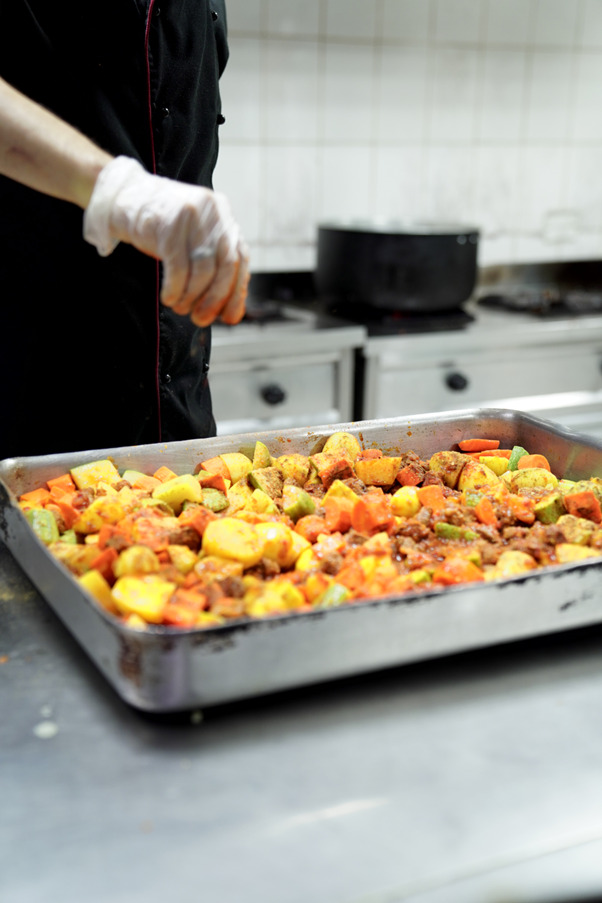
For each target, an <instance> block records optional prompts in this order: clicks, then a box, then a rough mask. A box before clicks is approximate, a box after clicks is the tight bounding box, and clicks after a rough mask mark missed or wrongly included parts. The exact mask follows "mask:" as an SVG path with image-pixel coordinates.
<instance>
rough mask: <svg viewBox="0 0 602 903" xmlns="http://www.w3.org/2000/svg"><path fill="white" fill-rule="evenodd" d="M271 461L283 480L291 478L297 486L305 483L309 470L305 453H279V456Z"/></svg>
mask: <svg viewBox="0 0 602 903" xmlns="http://www.w3.org/2000/svg"><path fill="white" fill-rule="evenodd" d="M273 463H274V465H275V466H276V467H277V468H278V470H279V471H280V472H281V473H282V476H283V477H284V479H285V480H291V481H292V482H293V483H296V484H297V486H304V485H305V483H306V481H307V478H308V476H309V470H310V462H309V458H308V457H307V456H306V455H300V454H298V453H297V452H291V454H289V455H280V457H279V458H275V459H274V461H273Z"/></svg>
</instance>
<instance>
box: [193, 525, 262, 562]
mask: <svg viewBox="0 0 602 903" xmlns="http://www.w3.org/2000/svg"><path fill="white" fill-rule="evenodd" d="M264 546H265V540H264V538H263V537H262V536H261V535H260V534H259V533H258V532H257V531H256V530H255V529H254V527H253V526H252V525H251V524H247V523H245V521H243V520H240V519H238V518H235V517H223V518H221V519H218V520H214V521H211V522H210V523H209V524H207V527H206V529H205V532H204V533H203V552H205V553H206V554H207V555H218V556H219V557H221V558H232V559H234V561H240V562H241V564H242V565H243V566H244V567H246V568H248V567H253V565H255V564H257V563H258V562H259V561H260V560H261V558H262V557H263V551H264Z"/></svg>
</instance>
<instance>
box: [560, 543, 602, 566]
mask: <svg viewBox="0 0 602 903" xmlns="http://www.w3.org/2000/svg"><path fill="white" fill-rule="evenodd" d="M599 557H600V552H599V551H598V550H597V549H590V548H589V546H580V545H577V544H576V543H572V542H561V543H559V544H558V545H557V546H556V559H557V561H558V564H569V563H570V562H571V561H583V560H584V559H585V558H599Z"/></svg>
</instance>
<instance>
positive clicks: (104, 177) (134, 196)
mask: <svg viewBox="0 0 602 903" xmlns="http://www.w3.org/2000/svg"><path fill="white" fill-rule="evenodd" d="M84 238H85V240H86V241H88V242H90V244H92V245H95V247H96V248H97V250H98V253H99V254H100V255H102V256H103V257H106V256H108V255H109V254H110V253H111V252H112V251H113V250H114V249H115V248H116V247H117V245H118V244H119V242H120V241H124V242H126V243H127V244H131V245H133V246H134V247H135V248H138V250H139V251H143V252H144V253H145V254H149V255H150V256H151V257H156V258H158V259H159V260H161V261H162V263H163V284H162V286H161V301H162V303H163V304H165V305H166V306H167V307H170V308H172V310H174V311H175V312H176V313H178V314H183V315H188V316H190V319H191V320H192V322H193V323H195V325H197V326H209V324H210V323H212V322H213V321H214V320H216V319H217V318H218V317H219V318H220V319H221V320H222V321H223V322H224V323H230V324H233V323H238V322H239V321H240V320H241V319H242V316H243V314H244V310H245V298H246V294H247V285H248V281H249V260H248V253H247V249H246V245H245V243H244V240H243V239H242V236H241V235H240V230H239V228H238V225H237V223H236V222H235V220H234V218H233V216H232V213H231V211H230V205H229V203H228V201H227V199H226V197H225V196H224V195H222V194H219V193H217V192H215V191H212V190H211V189H209V188H202V187H200V186H198V185H188V184H186V183H183V182H177V181H175V180H174V179H166V178H164V177H162V176H155V175H151V174H150V173H148V172H146V170H145V169H144V168H143V167H142V166H141V165H140V164H139V163H138V161H137V160H133V159H131V158H129V157H115V158H114V159H113V160H112V161H111V162H110V163H109V164H107V166H105V167H104V169H102V170H101V172H100V175H99V176H98V178H97V180H96V183H95V186H94V190H93V192H92V197H91V198H90V202H89V204H88V207H87V208H86V210H85V212H84Z"/></svg>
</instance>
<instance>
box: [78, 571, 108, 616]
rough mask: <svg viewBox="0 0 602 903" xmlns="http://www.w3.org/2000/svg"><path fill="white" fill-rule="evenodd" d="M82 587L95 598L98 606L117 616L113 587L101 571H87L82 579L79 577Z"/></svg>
mask: <svg viewBox="0 0 602 903" xmlns="http://www.w3.org/2000/svg"><path fill="white" fill-rule="evenodd" d="M78 581H79V583H80V585H81V586H82V587H83V588H84V589H85V590H87V592H89V593H90V595H91V596H93V597H94V598H95V599H96V601H97V602H98V604H99V605H100V606H101V607H102V608H104V609H105V610H106V611H108V612H110V613H111V614H113V615H114V614H117V606H116V605H115V600H114V599H113V594H112V592H111V587H110V586H109V584H108V583H107V581H106V580H105V578H104V577H103V576H102V574H101V573H100V571H97V570H92V571H86V573H85V574H82V575H81V577H78Z"/></svg>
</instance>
